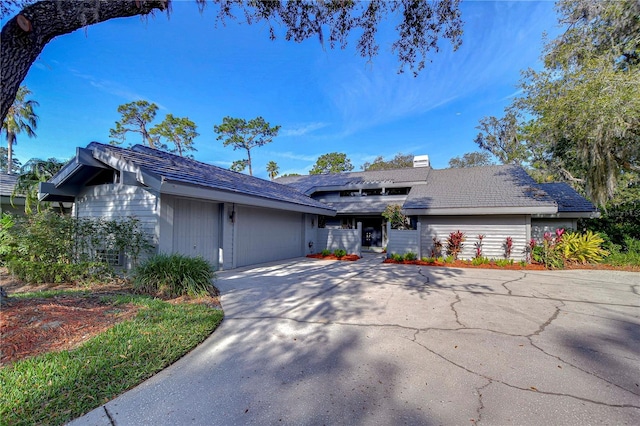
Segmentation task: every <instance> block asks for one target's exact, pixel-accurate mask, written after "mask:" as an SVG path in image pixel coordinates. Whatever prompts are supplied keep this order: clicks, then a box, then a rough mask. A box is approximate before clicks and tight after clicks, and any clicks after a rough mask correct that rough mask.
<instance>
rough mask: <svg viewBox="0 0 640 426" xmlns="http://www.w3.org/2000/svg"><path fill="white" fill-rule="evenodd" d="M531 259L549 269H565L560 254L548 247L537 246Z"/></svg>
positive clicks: (532, 252)
mask: <svg viewBox="0 0 640 426" xmlns="http://www.w3.org/2000/svg"><path fill="white" fill-rule="evenodd" d="M531 257H532V258H533V260H534V261H536V262H538V263H541V264H542V265H544V267H545V268H547V269H562V268H564V261H563V260H562V256H560V254H559V252H558V251H556V250H554V249H552V248H551V247H547V246H546V245H541V246H535V247H534V248H533V250H532V251H531Z"/></svg>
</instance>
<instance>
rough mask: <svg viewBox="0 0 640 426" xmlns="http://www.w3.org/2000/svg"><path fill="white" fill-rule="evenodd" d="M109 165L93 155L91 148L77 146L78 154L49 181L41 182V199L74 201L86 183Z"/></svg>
mask: <svg viewBox="0 0 640 426" xmlns="http://www.w3.org/2000/svg"><path fill="white" fill-rule="evenodd" d="M108 168H109V167H108V166H106V165H105V164H103V163H101V162H100V161H98V160H96V159H95V158H94V157H93V153H92V152H91V150H89V149H86V148H76V155H75V157H73V158H72V159H71V161H69V162H68V163H67V164H66V165H65V166H64V167H63V168H62V169H61V170H60V171H59V172H58V173H56V175H55V176H54V177H52V178H51V179H50V180H49V182H40V184H39V186H38V199H39V200H40V201H62V202H73V201H74V198H75V196H76V195H77V194H78V192H79V191H80V189H81V188H82V187H83V186H84V184H85V183H86V182H87V181H88V180H90V179H91V178H92V177H93V176H95V175H96V174H97V173H99V172H100V171H101V170H105V169H108Z"/></svg>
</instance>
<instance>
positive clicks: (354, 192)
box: [340, 189, 360, 197]
mask: <svg viewBox="0 0 640 426" xmlns="http://www.w3.org/2000/svg"><path fill="white" fill-rule="evenodd" d="M359 195H360V192H359V191H358V190H357V189H355V190H348V191H340V196H341V197H357V196H359Z"/></svg>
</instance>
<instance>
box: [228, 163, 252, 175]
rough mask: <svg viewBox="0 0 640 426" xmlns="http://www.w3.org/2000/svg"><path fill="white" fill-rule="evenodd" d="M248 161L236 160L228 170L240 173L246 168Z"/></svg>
mask: <svg viewBox="0 0 640 426" xmlns="http://www.w3.org/2000/svg"><path fill="white" fill-rule="evenodd" d="M247 164H248V161H247V160H236V161H234V162H233V164H231V167H229V170H233V171H234V172H238V173H242V172H244V170H245V169H246V168H247Z"/></svg>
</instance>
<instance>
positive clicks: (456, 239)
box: [447, 230, 467, 260]
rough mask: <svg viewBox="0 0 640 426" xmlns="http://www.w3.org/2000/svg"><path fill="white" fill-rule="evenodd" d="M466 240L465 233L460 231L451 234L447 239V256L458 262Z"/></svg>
mask: <svg viewBox="0 0 640 426" xmlns="http://www.w3.org/2000/svg"><path fill="white" fill-rule="evenodd" d="M466 239H467V238H466V237H465V235H464V232H460V230H458V231H456V232H452V233H450V234H449V237H448V238H447V254H448V255H449V256H453V258H454V260H457V259H458V255H459V254H460V252H461V251H462V247H463V245H464V244H463V243H464V242H465V241H466Z"/></svg>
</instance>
